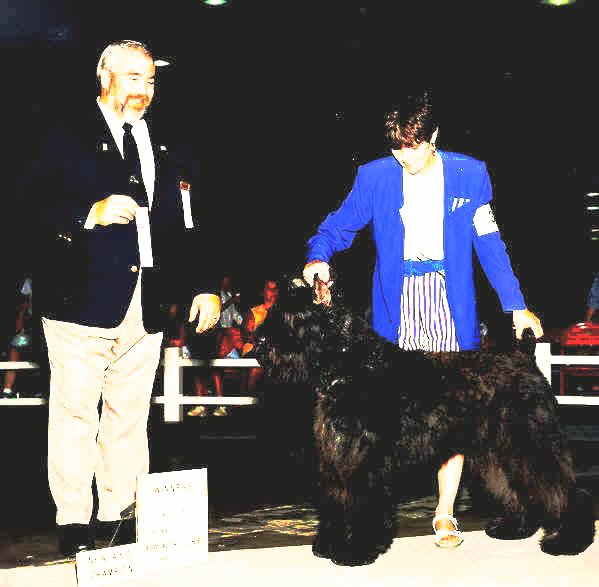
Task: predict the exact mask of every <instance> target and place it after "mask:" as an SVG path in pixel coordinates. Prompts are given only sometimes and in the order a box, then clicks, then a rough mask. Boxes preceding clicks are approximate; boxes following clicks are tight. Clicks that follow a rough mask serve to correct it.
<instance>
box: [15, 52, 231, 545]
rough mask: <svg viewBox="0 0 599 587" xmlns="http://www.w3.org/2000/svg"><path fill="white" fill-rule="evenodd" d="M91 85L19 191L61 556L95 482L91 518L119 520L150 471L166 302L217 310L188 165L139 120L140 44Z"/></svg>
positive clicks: (103, 66) (83, 522)
mask: <svg viewBox="0 0 599 587" xmlns="http://www.w3.org/2000/svg"><path fill="white" fill-rule="evenodd" d="M97 76H98V80H99V85H100V96H99V97H98V99H97V104H95V105H94V104H93V103H92V104H90V108H89V116H83V117H80V118H76V117H73V118H72V119H70V120H67V121H61V122H60V123H57V124H55V125H54V126H53V128H52V129H51V130H50V131H49V132H48V133H47V134H46V136H45V137H44V139H43V141H42V144H41V148H40V152H39V155H38V157H36V158H35V160H34V161H32V165H31V166H30V169H29V170H28V173H27V174H26V176H25V177H24V179H23V182H22V188H23V190H24V196H25V198H26V200H25V201H26V202H27V205H28V208H29V213H30V214H33V215H35V218H36V220H37V229H38V231H39V235H40V238H39V239H38V240H37V242H38V243H41V246H39V249H38V250H37V251H36V258H35V260H34V262H35V264H34V278H35V284H36V300H35V301H36V311H37V312H39V313H40V315H41V316H42V325H43V331H44V337H45V340H46V345H47V349H48V358H49V362H50V401H49V422H48V478H49V485H50V490H51V492H52V497H53V499H54V502H55V504H56V508H57V515H56V522H57V525H58V535H59V550H60V552H61V553H62V554H64V555H65V556H72V555H74V554H76V552H78V551H80V550H83V549H87V548H92V547H93V546H94V532H93V528H94V525H93V524H91V515H92V508H93V500H92V481H93V479H94V477H95V481H96V487H97V493H98V514H97V519H98V521H101V522H108V523H109V525H110V524H112V525H114V524H117V523H118V521H119V520H120V518H121V512H122V511H123V510H125V509H126V508H127V507H128V506H129V505H130V504H131V503H132V502H134V500H135V484H136V477H137V476H138V475H139V474H142V473H146V472H148V469H149V463H148V461H149V458H148V441H147V418H148V411H149V405H150V396H151V392H152V387H153V383H154V378H155V374H156V369H157V366H158V362H159V358H160V353H161V344H162V329H163V328H164V319H165V317H166V315H167V311H168V308H169V306H170V305H171V304H172V303H175V302H179V303H182V302H184V301H187V303H190V302H191V303H190V306H189V321H190V322H193V321H195V319H196V318H197V319H198V323H197V326H196V332H203V331H205V330H207V329H209V328H212V327H214V326H215V324H216V323H217V321H218V319H219V315H220V298H219V297H218V295H217V293H218V283H217V281H216V279H214V276H211V275H210V274H209V272H210V259H211V257H212V254H211V248H210V244H209V243H207V242H203V241H202V230H201V222H202V206H201V203H200V202H199V201H198V198H197V195H198V194H197V185H198V184H197V172H196V169H195V165H194V162H193V160H191V158H190V156H189V153H187V152H186V151H185V150H184V149H183V148H182V147H180V146H178V145H176V144H174V143H171V142H169V141H168V139H166V138H163V135H162V134H160V131H159V130H158V129H157V128H155V127H154V125H151V124H150V123H149V121H148V120H146V118H145V114H146V111H147V109H148V107H149V106H150V104H151V102H152V99H153V96H154V82H155V66H154V60H153V58H152V55H151V53H150V51H149V49H148V48H147V47H146V46H145V45H144V44H142V43H139V42H136V41H119V42H116V43H111V44H110V45H108V46H107V47H106V48H105V49H104V51H103V52H102V55H101V56H100V59H99V62H98V66H97ZM190 250H193V251H202V253H203V255H202V256H203V258H204V259H205V260H206V263H205V267H204V268H203V270H204V273H203V274H202V275H196V274H194V272H192V271H190V270H189V266H188V264H187V263H185V262H183V261H182V257H183V255H184V254H185V252H187V251H190ZM99 402H101V414H100V415H99V414H98V403H99ZM129 530H130V533H129V536H128V537H126V538H128V539H129V540H131V539H133V540H134V535H133V534H132V529H131V528H129Z"/></svg>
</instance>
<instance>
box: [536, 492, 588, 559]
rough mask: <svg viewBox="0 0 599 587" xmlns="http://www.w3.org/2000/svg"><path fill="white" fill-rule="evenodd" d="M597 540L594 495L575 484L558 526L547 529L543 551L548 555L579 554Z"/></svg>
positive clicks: (542, 544) (543, 540)
mask: <svg viewBox="0 0 599 587" xmlns="http://www.w3.org/2000/svg"><path fill="white" fill-rule="evenodd" d="M594 538H595V512H594V506H593V497H592V495H591V494H590V493H589V492H588V491H586V490H584V489H580V488H577V487H576V486H575V485H574V484H573V485H572V487H571V488H570V491H569V494H568V505H567V507H566V508H565V509H564V511H563V512H562V514H561V517H560V519H559V522H558V524H557V525H556V526H555V527H554V528H553V529H550V528H546V529H545V535H544V536H543V538H542V540H541V550H542V551H543V552H546V553H547V554H552V555H559V554H570V555H572V554H579V553H581V552H583V551H584V550H586V549H587V548H588V547H589V546H590V545H591V544H592V543H593V540H594Z"/></svg>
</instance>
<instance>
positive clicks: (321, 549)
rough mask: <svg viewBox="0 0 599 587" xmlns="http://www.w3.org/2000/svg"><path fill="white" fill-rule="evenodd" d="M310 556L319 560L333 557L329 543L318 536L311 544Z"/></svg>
mask: <svg viewBox="0 0 599 587" xmlns="http://www.w3.org/2000/svg"><path fill="white" fill-rule="evenodd" d="M312 554H314V556H317V557H319V558H331V557H332V556H333V547H332V544H331V542H330V541H328V540H325V539H323V538H322V537H321V536H320V534H318V535H317V536H316V538H315V539H314V542H313V543H312Z"/></svg>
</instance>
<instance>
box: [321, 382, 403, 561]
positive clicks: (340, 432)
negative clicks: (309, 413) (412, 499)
mask: <svg viewBox="0 0 599 587" xmlns="http://www.w3.org/2000/svg"><path fill="white" fill-rule="evenodd" d="M335 393H336V397H337V398H338V397H339V394H340V393H341V391H340V390H338V389H336V390H335ZM337 405H339V404H338V403H337ZM321 408H322V406H321ZM357 413H360V410H357ZM315 433H316V444H317V449H318V450H317V452H318V454H319V467H320V482H321V484H320V492H321V497H320V504H319V528H318V532H317V536H316V539H315V541H314V544H313V552H314V554H315V555H316V556H322V557H326V558H330V559H331V560H332V561H333V562H334V563H336V564H338V565H351V566H355V565H366V564H370V563H372V562H374V561H375V560H376V558H377V557H378V555H379V554H382V553H384V552H385V551H387V550H388V548H389V546H390V545H391V542H392V541H393V538H394V536H395V504H394V498H393V492H392V477H393V465H394V463H393V462H392V458H393V457H392V451H391V442H384V441H383V439H382V438H381V437H380V436H378V435H377V434H375V433H373V432H371V431H369V430H368V428H367V427H366V426H365V425H364V420H363V419H361V417H360V416H353V415H351V416H350V415H344V414H343V413H341V414H340V413H339V411H338V412H337V413H335V414H334V415H333V414H331V413H327V414H326V415H325V413H324V410H322V409H319V408H317V413H316V419H315Z"/></svg>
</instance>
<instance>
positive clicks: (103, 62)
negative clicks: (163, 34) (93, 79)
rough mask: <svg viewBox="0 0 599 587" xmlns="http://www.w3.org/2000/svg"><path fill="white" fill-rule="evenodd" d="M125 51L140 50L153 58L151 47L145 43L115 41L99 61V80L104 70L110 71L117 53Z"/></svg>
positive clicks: (105, 50) (97, 72)
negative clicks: (111, 61)
mask: <svg viewBox="0 0 599 587" xmlns="http://www.w3.org/2000/svg"><path fill="white" fill-rule="evenodd" d="M123 49H138V50H139V51H143V52H144V53H146V55H147V56H148V57H150V58H152V53H151V52H150V49H149V47H148V46H147V45H146V44H145V43H142V42H140V41H130V40H123V41H115V42H113V43H110V45H108V46H107V47H106V49H104V51H102V54H101V55H100V59H98V66H97V67H96V76H97V77H98V78H99V77H100V72H101V71H102V70H103V69H110V66H109V64H110V60H111V59H112V57H113V55H114V54H115V53H116V52H117V51H121V50H123Z"/></svg>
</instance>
